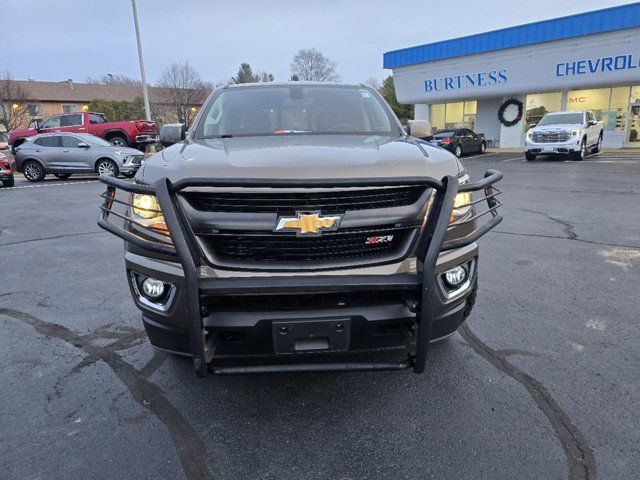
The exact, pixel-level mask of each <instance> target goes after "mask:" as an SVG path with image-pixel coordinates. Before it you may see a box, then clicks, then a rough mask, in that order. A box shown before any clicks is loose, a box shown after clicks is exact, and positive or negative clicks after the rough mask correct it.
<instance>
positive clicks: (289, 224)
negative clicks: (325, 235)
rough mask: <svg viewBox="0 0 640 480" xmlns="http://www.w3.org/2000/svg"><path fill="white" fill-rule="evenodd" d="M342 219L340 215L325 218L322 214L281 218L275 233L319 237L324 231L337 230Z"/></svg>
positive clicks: (302, 214) (297, 214) (300, 214)
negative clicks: (292, 233)
mask: <svg viewBox="0 0 640 480" xmlns="http://www.w3.org/2000/svg"><path fill="white" fill-rule="evenodd" d="M341 218H342V217H341V216H340V215H333V216H327V217H323V216H321V215H320V212H308V213H296V216H295V217H280V218H279V219H278V223H277V224H276V228H275V231H276V232H296V233H297V234H298V235H317V234H319V233H320V232H322V231H328V230H336V229H337V228H338V224H339V223H340V220H341Z"/></svg>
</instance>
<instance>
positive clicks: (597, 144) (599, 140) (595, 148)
mask: <svg viewBox="0 0 640 480" xmlns="http://www.w3.org/2000/svg"><path fill="white" fill-rule="evenodd" d="M601 148H602V134H600V136H599V137H598V143H596V144H595V146H594V147H593V148H592V149H591V152H592V153H598V152H599V151H600V149H601Z"/></svg>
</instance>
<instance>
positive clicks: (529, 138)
mask: <svg viewBox="0 0 640 480" xmlns="http://www.w3.org/2000/svg"><path fill="white" fill-rule="evenodd" d="M532 136H533V132H532V131H531V130H529V131H528V132H527V140H531V137H532Z"/></svg>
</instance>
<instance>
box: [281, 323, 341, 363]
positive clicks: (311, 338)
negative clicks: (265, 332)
mask: <svg viewBox="0 0 640 480" xmlns="http://www.w3.org/2000/svg"><path fill="white" fill-rule="evenodd" d="M271 332H272V338H273V349H274V352H275V353H276V354H278V355H286V354H294V353H313V352H339V351H344V350H347V349H348V348H349V342H350V340H351V319H350V318H343V317H337V318H328V319H323V320H273V321H272V322H271Z"/></svg>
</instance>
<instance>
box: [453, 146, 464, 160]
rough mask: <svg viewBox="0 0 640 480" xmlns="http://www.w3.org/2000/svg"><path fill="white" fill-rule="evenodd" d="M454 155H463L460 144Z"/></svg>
mask: <svg viewBox="0 0 640 480" xmlns="http://www.w3.org/2000/svg"><path fill="white" fill-rule="evenodd" d="M453 154H454V155H455V156H456V157H460V155H462V147H461V146H460V144H459V143H458V144H457V145H456V146H455V147H454V149H453Z"/></svg>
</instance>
